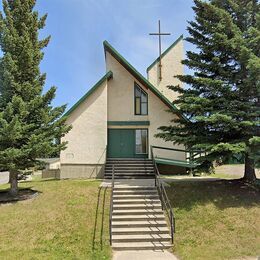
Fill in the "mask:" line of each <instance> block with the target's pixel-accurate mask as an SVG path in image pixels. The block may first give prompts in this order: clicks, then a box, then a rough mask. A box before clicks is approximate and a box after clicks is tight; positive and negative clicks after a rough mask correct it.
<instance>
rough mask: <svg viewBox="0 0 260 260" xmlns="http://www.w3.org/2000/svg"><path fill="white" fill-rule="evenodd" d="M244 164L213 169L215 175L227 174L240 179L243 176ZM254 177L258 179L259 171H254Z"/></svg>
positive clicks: (226, 165) (259, 176)
mask: <svg viewBox="0 0 260 260" xmlns="http://www.w3.org/2000/svg"><path fill="white" fill-rule="evenodd" d="M244 168H245V166H244V164H225V165H221V166H217V167H216V168H215V171H216V173H220V174H227V175H231V176H237V177H240V178H242V177H243V176H244ZM255 173H256V177H257V178H260V169H255Z"/></svg>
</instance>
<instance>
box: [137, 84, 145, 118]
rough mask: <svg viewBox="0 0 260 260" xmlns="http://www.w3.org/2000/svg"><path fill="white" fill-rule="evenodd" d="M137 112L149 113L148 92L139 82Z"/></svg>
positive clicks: (139, 113)
mask: <svg viewBox="0 0 260 260" xmlns="http://www.w3.org/2000/svg"><path fill="white" fill-rule="evenodd" d="M135 114H136V115H148V98H147V94H146V93H145V92H144V91H143V90H142V89H141V87H140V86H138V85H137V84H135Z"/></svg>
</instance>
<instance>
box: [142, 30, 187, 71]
mask: <svg viewBox="0 0 260 260" xmlns="http://www.w3.org/2000/svg"><path fill="white" fill-rule="evenodd" d="M181 40H183V34H182V35H181V36H180V37H179V38H178V39H177V40H176V41H175V42H174V43H173V44H171V45H170V46H169V47H168V48H167V49H166V50H165V51H164V52H163V53H162V57H164V56H165V55H166V54H167V53H168V52H169V51H170V50H171V49H172V48H173V47H174V46H175V45H176V44H177V43H178V42H179V41H181ZM159 60H160V57H158V58H157V59H156V60H155V61H154V62H153V63H152V64H151V65H150V66H149V67H148V68H147V69H146V71H147V72H148V71H149V70H150V69H151V68H152V67H153V66H154V65H155V64H156V63H157V62H159Z"/></svg>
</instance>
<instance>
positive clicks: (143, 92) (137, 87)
mask: <svg viewBox="0 0 260 260" xmlns="http://www.w3.org/2000/svg"><path fill="white" fill-rule="evenodd" d="M137 89H139V91H140V97H139V96H137ZM142 94H144V95H145V96H146V99H147V101H146V102H142ZM137 98H140V114H138V113H137V111H136V110H137V109H136V108H137V107H136V100H137ZM142 104H146V113H145V114H143V111H142ZM134 110H135V115H136V116H147V115H148V94H147V93H146V92H145V91H144V90H143V89H142V88H141V87H140V86H139V85H138V84H137V83H136V82H135V84H134Z"/></svg>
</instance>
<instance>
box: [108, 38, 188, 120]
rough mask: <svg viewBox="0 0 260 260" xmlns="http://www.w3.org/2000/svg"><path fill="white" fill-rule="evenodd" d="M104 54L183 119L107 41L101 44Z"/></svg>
mask: <svg viewBox="0 0 260 260" xmlns="http://www.w3.org/2000/svg"><path fill="white" fill-rule="evenodd" d="M103 44H104V49H105V52H106V51H108V52H109V53H110V54H111V55H112V56H113V57H114V58H115V59H116V60H117V61H118V62H119V63H120V64H121V65H122V66H123V67H124V68H125V69H126V70H127V71H129V72H130V73H131V74H132V75H133V76H134V77H135V78H137V79H138V81H139V82H140V83H142V84H143V85H144V86H146V87H147V88H149V89H150V90H151V91H152V92H153V93H154V94H155V95H156V96H157V97H159V98H160V99H161V101H162V102H163V103H165V104H166V105H167V106H168V107H169V108H170V109H171V110H172V111H174V112H176V113H177V114H178V115H179V116H181V117H182V118H184V115H183V114H182V113H181V112H180V111H179V109H178V108H177V107H176V106H175V105H174V104H173V103H172V102H171V101H170V100H168V99H167V98H166V97H165V96H164V95H163V94H162V93H161V92H160V91H159V90H158V89H157V88H156V87H154V86H153V85H152V83H150V82H149V81H148V80H147V79H146V78H145V77H144V76H143V75H142V74H141V73H140V72H138V71H137V70H136V69H135V68H134V67H133V66H132V65H131V64H130V63H129V62H128V61H127V60H126V59H125V58H124V57H123V56H122V55H121V54H119V53H118V52H117V51H116V50H115V49H114V48H113V47H112V46H111V45H110V44H109V43H108V42H107V41H104V42H103Z"/></svg>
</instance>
